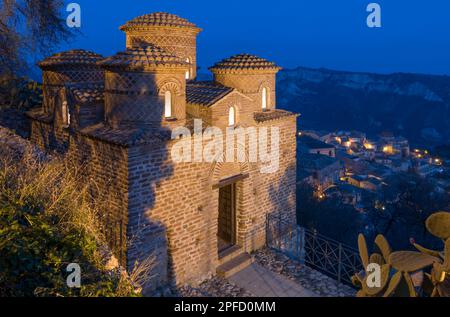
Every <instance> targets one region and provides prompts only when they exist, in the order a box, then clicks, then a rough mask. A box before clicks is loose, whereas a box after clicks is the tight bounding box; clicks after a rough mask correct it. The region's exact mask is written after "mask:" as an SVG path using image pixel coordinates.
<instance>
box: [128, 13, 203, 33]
mask: <svg viewBox="0 0 450 317" xmlns="http://www.w3.org/2000/svg"><path fill="white" fill-rule="evenodd" d="M148 26H172V27H188V28H197V26H196V25H195V24H194V23H191V22H189V21H188V20H186V19H183V18H181V17H179V16H178V15H175V14H170V13H167V12H155V13H151V14H145V15H141V16H139V17H137V18H134V19H133V20H131V21H128V22H127V23H125V25H122V26H121V27H120V29H121V30H122V31H127V30H129V29H139V28H145V27H148Z"/></svg>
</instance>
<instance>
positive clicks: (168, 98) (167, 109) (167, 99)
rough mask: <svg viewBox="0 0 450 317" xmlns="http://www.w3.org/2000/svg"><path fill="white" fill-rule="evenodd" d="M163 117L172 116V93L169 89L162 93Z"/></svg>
mask: <svg viewBox="0 0 450 317" xmlns="http://www.w3.org/2000/svg"><path fill="white" fill-rule="evenodd" d="M164 117H165V118H171V117H172V93H171V92H170V91H166V92H165V94H164Z"/></svg>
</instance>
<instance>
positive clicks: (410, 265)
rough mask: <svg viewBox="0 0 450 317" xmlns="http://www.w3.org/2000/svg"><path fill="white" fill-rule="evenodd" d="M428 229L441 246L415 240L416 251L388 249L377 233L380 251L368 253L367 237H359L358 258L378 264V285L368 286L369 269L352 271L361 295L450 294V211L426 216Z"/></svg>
mask: <svg viewBox="0 0 450 317" xmlns="http://www.w3.org/2000/svg"><path fill="white" fill-rule="evenodd" d="M426 228H427V230H428V231H429V232H430V233H431V234H432V235H434V236H435V237H437V238H439V239H442V240H443V241H444V250H443V251H442V252H441V251H435V250H429V249H427V248H424V247H422V246H421V245H418V244H414V246H415V247H416V249H417V250H419V252H412V251H399V252H391V248H390V246H389V243H388V242H387V240H386V239H385V238H384V236H382V235H378V236H377V238H376V240H375V244H376V246H377V248H378V250H379V253H373V254H372V255H370V257H369V252H368V248H367V244H366V240H365V238H364V236H363V235H360V236H359V238H358V246H359V253H360V257H361V262H362V263H363V265H364V267H365V268H366V269H368V267H369V264H373V263H375V264H378V265H380V267H381V283H380V286H379V287H369V283H368V282H367V281H368V279H369V278H370V277H371V273H372V272H368V271H367V270H366V271H363V272H360V273H358V274H355V276H354V277H353V283H354V285H355V286H357V287H359V288H360V291H359V292H358V294H357V296H360V297H417V296H420V295H422V296H431V297H450V213H448V212H437V213H434V214H432V215H431V216H430V217H428V219H427V220H426Z"/></svg>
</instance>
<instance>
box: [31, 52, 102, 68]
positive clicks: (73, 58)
mask: <svg viewBox="0 0 450 317" xmlns="http://www.w3.org/2000/svg"><path fill="white" fill-rule="evenodd" d="M103 58H104V57H103V56H102V55H99V54H97V53H94V52H91V51H86V50H82V49H76V50H70V51H65V52H61V53H57V54H54V55H52V56H50V57H47V58H46V59H44V60H43V61H41V62H39V63H38V65H39V67H41V68H42V69H46V68H52V67H61V66H74V65H77V66H85V65H86V66H95V65H96V63H97V62H98V61H100V60H102V59H103Z"/></svg>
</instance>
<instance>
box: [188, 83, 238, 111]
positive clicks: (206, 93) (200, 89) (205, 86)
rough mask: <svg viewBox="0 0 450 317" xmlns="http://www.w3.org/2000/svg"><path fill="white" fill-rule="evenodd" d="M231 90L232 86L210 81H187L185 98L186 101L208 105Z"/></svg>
mask: <svg viewBox="0 0 450 317" xmlns="http://www.w3.org/2000/svg"><path fill="white" fill-rule="evenodd" d="M232 91H233V88H229V87H225V86H222V85H220V84H216V83H214V82H211V81H198V82H189V83H187V85H186V99H187V102H188V103H191V104H198V105H202V106H206V107H209V106H212V105H213V104H214V103H216V102H217V101H219V100H220V99H222V98H223V97H225V96H226V95H228V94H229V93H230V92H232Z"/></svg>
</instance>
